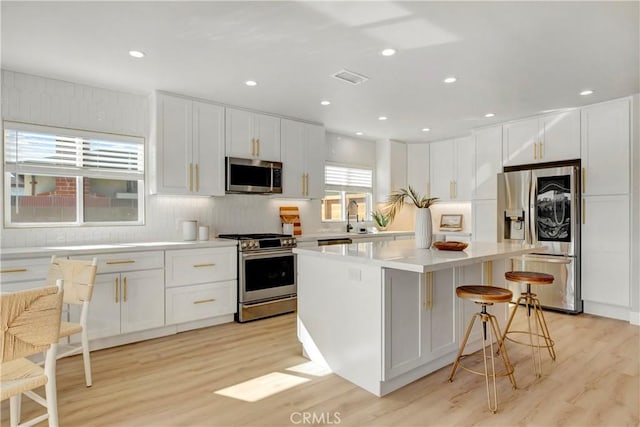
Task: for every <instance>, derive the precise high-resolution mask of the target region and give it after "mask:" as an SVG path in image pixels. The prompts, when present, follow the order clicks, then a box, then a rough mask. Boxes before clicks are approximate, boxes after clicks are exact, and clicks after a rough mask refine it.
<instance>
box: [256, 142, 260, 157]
mask: <svg viewBox="0 0 640 427" xmlns="http://www.w3.org/2000/svg"><path fill="white" fill-rule="evenodd" d="M256 146H257V147H258V149H257V150H256V156H257V157H260V138H257V139H256Z"/></svg>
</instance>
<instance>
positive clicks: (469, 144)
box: [453, 136, 475, 201]
mask: <svg viewBox="0 0 640 427" xmlns="http://www.w3.org/2000/svg"><path fill="white" fill-rule="evenodd" d="M474 160H475V142H474V138H473V137H472V136H469V137H466V138H460V139H456V143H455V154H454V163H455V178H454V181H455V184H454V188H453V190H454V193H453V195H454V199H455V200H456V201H467V200H471V195H472V193H473V188H474V187H475V176H474V173H473V164H474Z"/></svg>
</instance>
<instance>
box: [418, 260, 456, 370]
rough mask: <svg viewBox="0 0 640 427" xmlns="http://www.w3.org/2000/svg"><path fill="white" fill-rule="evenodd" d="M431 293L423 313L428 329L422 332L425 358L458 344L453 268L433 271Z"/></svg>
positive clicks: (432, 357)
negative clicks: (429, 302)
mask: <svg viewBox="0 0 640 427" xmlns="http://www.w3.org/2000/svg"><path fill="white" fill-rule="evenodd" d="M432 274H433V286H432V289H431V295H430V296H428V297H427V300H431V304H430V305H431V307H427V309H426V313H425V321H426V323H425V324H424V327H425V328H428V330H429V331H430V332H429V333H428V334H423V340H425V341H426V342H425V345H424V348H425V350H426V352H425V357H426V359H427V360H432V359H436V358H438V357H440V356H442V355H444V354H447V353H449V352H450V351H452V350H455V349H456V348H457V346H458V343H457V340H456V337H457V333H456V325H457V322H456V317H455V315H456V313H457V311H456V304H457V301H456V298H457V297H456V292H455V289H456V286H455V282H454V276H453V269H451V270H440V271H434V272H433V273H432Z"/></svg>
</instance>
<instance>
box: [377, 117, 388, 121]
mask: <svg viewBox="0 0 640 427" xmlns="http://www.w3.org/2000/svg"><path fill="white" fill-rule="evenodd" d="M378 120H387V117H386V116H380V117H378Z"/></svg>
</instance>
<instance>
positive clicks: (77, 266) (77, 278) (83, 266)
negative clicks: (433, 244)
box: [47, 256, 98, 304]
mask: <svg viewBox="0 0 640 427" xmlns="http://www.w3.org/2000/svg"><path fill="white" fill-rule="evenodd" d="M97 268H98V267H97V260H96V259H95V258H93V260H91V261H86V260H77V259H64V258H57V257H56V256H53V257H51V264H50V266H49V273H48V275H47V285H49V286H53V285H55V283H56V281H57V280H58V279H62V280H63V282H64V303H65V304H82V303H83V302H84V301H91V296H92V295H93V285H94V283H95V281H96V270H97Z"/></svg>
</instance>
